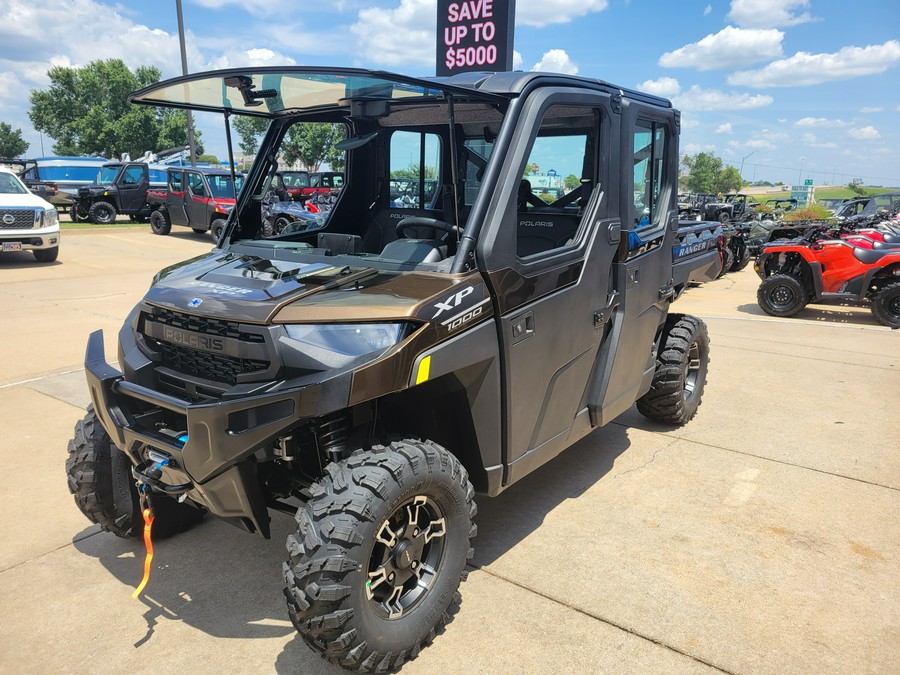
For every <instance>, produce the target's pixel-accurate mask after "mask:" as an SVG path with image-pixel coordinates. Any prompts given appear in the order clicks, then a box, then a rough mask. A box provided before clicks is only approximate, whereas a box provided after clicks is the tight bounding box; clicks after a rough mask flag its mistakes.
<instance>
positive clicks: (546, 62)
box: [532, 49, 578, 75]
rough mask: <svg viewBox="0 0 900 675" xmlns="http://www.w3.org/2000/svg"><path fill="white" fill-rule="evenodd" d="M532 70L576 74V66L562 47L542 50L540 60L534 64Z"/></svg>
mask: <svg viewBox="0 0 900 675" xmlns="http://www.w3.org/2000/svg"><path fill="white" fill-rule="evenodd" d="M532 70H537V71H541V72H545V73H564V74H565V75H577V74H578V66H576V65H575V64H574V63H572V60H571V59H570V58H569V55H568V54H566V52H565V50H564V49H551V50H550V51H547V52H544V55H543V56H542V57H541V60H540V61H538V62H537V63H535V64H534V68H532Z"/></svg>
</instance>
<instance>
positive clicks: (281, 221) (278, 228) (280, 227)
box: [272, 216, 293, 236]
mask: <svg viewBox="0 0 900 675" xmlns="http://www.w3.org/2000/svg"><path fill="white" fill-rule="evenodd" d="M291 222H293V221H291V220H290V219H288V218H285V217H284V216H282V217H281V218H276V219H275V222H274V223H272V231H273V232H274V234H275V236H278V235H279V234H281V233H282V232H284V230H285V228H286V227H287V226H288V225H290V224H291Z"/></svg>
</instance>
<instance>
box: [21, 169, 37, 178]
mask: <svg viewBox="0 0 900 675" xmlns="http://www.w3.org/2000/svg"><path fill="white" fill-rule="evenodd" d="M22 178H24V179H25V180H37V169H28V171H26V172H25V173H23V174H22Z"/></svg>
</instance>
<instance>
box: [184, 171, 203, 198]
mask: <svg viewBox="0 0 900 675" xmlns="http://www.w3.org/2000/svg"><path fill="white" fill-rule="evenodd" d="M187 179H188V187H189V188H191V192H192V193H193V195H194V196H195V197H205V196H206V188H205V187H204V185H203V176H201V175H200V174H199V173H189V174H188V175H187Z"/></svg>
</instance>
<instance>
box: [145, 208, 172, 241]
mask: <svg viewBox="0 0 900 675" xmlns="http://www.w3.org/2000/svg"><path fill="white" fill-rule="evenodd" d="M150 231H151V232H152V233H153V234H159V235H167V234H169V232H171V231H172V222H171V221H170V220H169V214H168V212H167V211H165V210H164V209H156V210H155V211H154V212H153V213H151V214H150Z"/></svg>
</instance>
